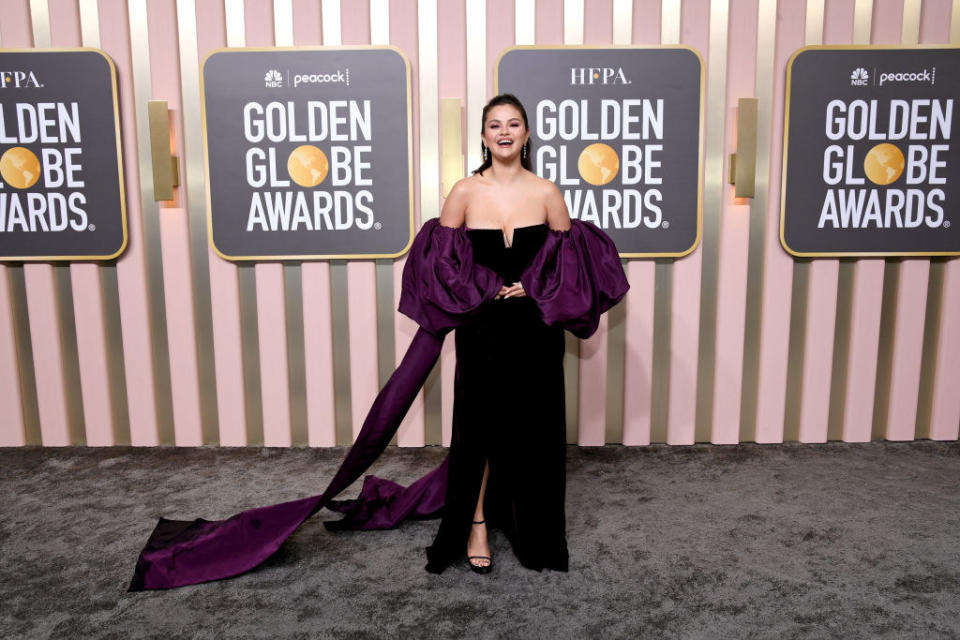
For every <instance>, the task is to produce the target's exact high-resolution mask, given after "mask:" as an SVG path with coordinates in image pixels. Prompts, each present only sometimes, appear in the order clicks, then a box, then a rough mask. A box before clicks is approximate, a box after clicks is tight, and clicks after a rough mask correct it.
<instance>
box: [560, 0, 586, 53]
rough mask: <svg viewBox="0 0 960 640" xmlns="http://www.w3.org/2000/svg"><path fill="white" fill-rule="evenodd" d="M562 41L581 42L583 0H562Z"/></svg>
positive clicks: (568, 42) (566, 42)
mask: <svg viewBox="0 0 960 640" xmlns="http://www.w3.org/2000/svg"><path fill="white" fill-rule="evenodd" d="M563 43H564V44H583V0H563Z"/></svg>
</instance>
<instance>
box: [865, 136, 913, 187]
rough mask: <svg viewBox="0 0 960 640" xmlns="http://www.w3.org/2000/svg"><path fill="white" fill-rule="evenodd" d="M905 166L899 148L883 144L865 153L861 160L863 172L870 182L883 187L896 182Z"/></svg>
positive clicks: (886, 143)
mask: <svg viewBox="0 0 960 640" xmlns="http://www.w3.org/2000/svg"><path fill="white" fill-rule="evenodd" d="M905 164H906V163H905V161H904V158H903V152H902V151H900V149H899V147H897V146H896V145H893V144H890V143H889V142H884V143H881V144H878V145H877V146H875V147H873V148H872V149H870V151H868V152H867V156H866V157H865V158H864V159H863V171H864V173H866V174H867V177H868V178H869V179H870V181H871V182H873V183H874V184H878V185H881V186H884V185H888V184H892V183H894V182H896V181H897V178H899V177H900V174H902V173H903V167H904V165H905Z"/></svg>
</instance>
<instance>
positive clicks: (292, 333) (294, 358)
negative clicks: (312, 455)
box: [283, 262, 309, 447]
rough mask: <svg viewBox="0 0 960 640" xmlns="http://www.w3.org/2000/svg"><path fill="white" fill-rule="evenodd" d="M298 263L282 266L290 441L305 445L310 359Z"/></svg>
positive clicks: (306, 440) (301, 280)
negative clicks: (308, 361)
mask: <svg viewBox="0 0 960 640" xmlns="http://www.w3.org/2000/svg"><path fill="white" fill-rule="evenodd" d="M300 266H301V265H300V263H299V262H287V263H284V265H283V287H284V300H285V302H286V314H287V375H288V376H289V381H290V382H289V385H290V389H289V395H290V444H291V445H293V446H295V447H305V446H307V444H308V443H309V438H308V434H307V362H306V346H305V345H304V337H303V331H304V327H303V272H302V270H301V268H300Z"/></svg>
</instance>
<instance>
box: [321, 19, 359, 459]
mask: <svg viewBox="0 0 960 640" xmlns="http://www.w3.org/2000/svg"><path fill="white" fill-rule="evenodd" d="M320 12H321V18H320V19H321V22H322V29H323V44H324V46H328V47H335V46H339V45H340V44H341V42H342V40H341V35H340V0H323V3H322V4H321V6H320ZM349 294H350V292H349V290H348V287H347V261H346V260H331V261H330V302H331V305H330V314H331V316H332V318H331V320H332V327H331V333H332V334H333V393H334V421H335V433H336V442H337V444H338V445H342V444H353V406H352V401H351V397H350V316H349V313H348V309H349V304H348V298H347V296H348V295H349Z"/></svg>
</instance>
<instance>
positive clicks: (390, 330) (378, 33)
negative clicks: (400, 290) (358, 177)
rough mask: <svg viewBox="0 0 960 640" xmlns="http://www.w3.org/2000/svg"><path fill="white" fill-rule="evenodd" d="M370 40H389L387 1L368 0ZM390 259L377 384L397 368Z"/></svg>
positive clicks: (381, 302)
mask: <svg viewBox="0 0 960 640" xmlns="http://www.w3.org/2000/svg"><path fill="white" fill-rule="evenodd" d="M370 44H375V45H386V44H390V2H389V0H370ZM393 262H394V261H393V260H390V259H383V258H381V259H379V260H377V261H376V265H377V266H376V270H377V362H378V364H379V367H380V372H379V373H380V386H383V385H384V384H386V383H387V380H389V379H390V376H391V375H392V374H393V370H394V369H395V368H396V352H395V350H396V344H395V340H396V338H395V337H394V322H393V307H394V303H393Z"/></svg>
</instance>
